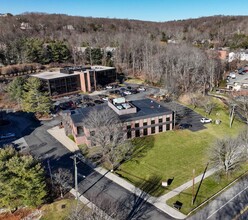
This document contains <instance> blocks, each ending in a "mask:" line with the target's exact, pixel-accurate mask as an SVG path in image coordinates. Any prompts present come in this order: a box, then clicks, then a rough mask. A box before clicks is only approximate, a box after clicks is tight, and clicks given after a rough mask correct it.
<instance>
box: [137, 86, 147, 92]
mask: <svg viewBox="0 0 248 220" xmlns="http://www.w3.org/2000/svg"><path fill="white" fill-rule="evenodd" d="M138 90H139V91H146V88H144V87H139V88H138Z"/></svg>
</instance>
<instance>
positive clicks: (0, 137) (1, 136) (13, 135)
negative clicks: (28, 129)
mask: <svg viewBox="0 0 248 220" xmlns="http://www.w3.org/2000/svg"><path fill="white" fill-rule="evenodd" d="M13 137H15V133H6V134H2V135H0V139H7V138H13Z"/></svg>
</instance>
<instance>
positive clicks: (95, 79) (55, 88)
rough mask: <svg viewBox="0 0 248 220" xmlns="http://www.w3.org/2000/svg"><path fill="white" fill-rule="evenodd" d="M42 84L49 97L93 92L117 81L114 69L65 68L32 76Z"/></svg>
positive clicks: (93, 67)
mask: <svg viewBox="0 0 248 220" xmlns="http://www.w3.org/2000/svg"><path fill="white" fill-rule="evenodd" d="M32 76H33V77H37V78H39V79H40V80H41V81H42V83H43V89H44V90H45V91H48V92H49V94H50V96H61V95H66V94H71V93H77V92H80V91H83V92H93V91H95V90H96V89H97V88H98V87H99V86H100V87H104V86H105V85H107V84H109V83H113V82H115V81H116V79H117V74H116V71H115V68H114V67H106V66H91V67H65V68H63V69H60V70H59V71H54V72H42V73H38V74H33V75H32Z"/></svg>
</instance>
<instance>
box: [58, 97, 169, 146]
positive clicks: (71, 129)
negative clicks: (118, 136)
mask: <svg viewBox="0 0 248 220" xmlns="http://www.w3.org/2000/svg"><path fill="white" fill-rule="evenodd" d="M103 108H107V111H110V112H112V113H111V114H112V115H116V116H117V117H118V119H119V123H121V125H122V126H123V130H124V131H125V133H126V138H128V139H129V138H134V137H142V136H146V135H151V134H157V133H160V132H165V131H168V130H171V129H172V124H173V123H172V122H173V112H172V111H171V110H170V109H168V108H165V107H164V106H161V105H160V104H159V103H157V102H155V101H154V100H151V99H148V98H147V99H142V100H135V101H127V100H126V99H125V98H115V99H110V100H109V101H108V104H104V105H98V106H94V107H88V108H80V109H77V110H75V111H73V113H70V112H65V113H64V115H63V118H64V121H63V123H64V126H65V131H66V134H67V135H69V134H71V135H73V137H74V140H75V142H76V143H77V144H86V145H87V146H91V136H94V135H97V134H98V132H97V130H98V128H89V127H88V126H87V122H86V121H87V117H89V114H90V112H92V111H94V110H96V111H101V109H103ZM111 114H109V115H111ZM116 126H117V125H116Z"/></svg>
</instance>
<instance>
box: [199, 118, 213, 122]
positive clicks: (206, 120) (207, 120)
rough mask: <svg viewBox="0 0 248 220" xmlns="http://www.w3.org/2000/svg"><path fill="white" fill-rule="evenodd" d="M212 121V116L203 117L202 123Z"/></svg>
mask: <svg viewBox="0 0 248 220" xmlns="http://www.w3.org/2000/svg"><path fill="white" fill-rule="evenodd" d="M210 122H212V119H211V118H201V123H210Z"/></svg>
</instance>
